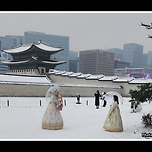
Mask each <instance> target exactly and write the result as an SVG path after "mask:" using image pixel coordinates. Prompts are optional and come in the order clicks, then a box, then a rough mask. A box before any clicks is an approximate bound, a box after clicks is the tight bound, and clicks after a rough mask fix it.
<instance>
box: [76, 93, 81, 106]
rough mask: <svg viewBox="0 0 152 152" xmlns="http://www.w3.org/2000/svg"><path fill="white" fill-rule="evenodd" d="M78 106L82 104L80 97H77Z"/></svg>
mask: <svg viewBox="0 0 152 152" xmlns="http://www.w3.org/2000/svg"><path fill="white" fill-rule="evenodd" d="M76 104H81V102H80V95H77V102H76Z"/></svg>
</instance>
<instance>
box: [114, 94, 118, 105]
mask: <svg viewBox="0 0 152 152" xmlns="http://www.w3.org/2000/svg"><path fill="white" fill-rule="evenodd" d="M113 98H114V102H117V104H119V101H118V96H116V95H114V96H113Z"/></svg>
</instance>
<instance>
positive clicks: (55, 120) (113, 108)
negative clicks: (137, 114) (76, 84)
mask: <svg viewBox="0 0 152 152" xmlns="http://www.w3.org/2000/svg"><path fill="white" fill-rule="evenodd" d="M59 89H60V88H59V87H58V86H55V87H52V88H51V89H50V92H49V93H50V94H51V96H50V101H49V104H48V106H47V108H46V110H45V113H44V116H43V119H42V128H43V129H50V130H56V129H62V128H63V119H62V116H61V114H60V111H61V110H62V106H63V101H62V96H60V95H59ZM99 94H100V93H99V91H98V90H97V92H96V93H95V98H96V100H95V105H96V106H99V104H98V96H99V97H101V95H99ZM103 95H104V94H103ZM79 99H80V96H78V100H79ZM103 100H104V99H103ZM104 105H105V106H106V102H104ZM104 105H103V106H104ZM103 128H104V129H105V130H107V131H112V132H121V131H123V124H122V119H121V115H120V109H119V101H118V96H116V95H114V96H113V103H112V104H111V105H110V110H109V112H108V115H107V117H106V119H105V122H104V125H103Z"/></svg>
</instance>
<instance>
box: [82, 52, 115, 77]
mask: <svg viewBox="0 0 152 152" xmlns="http://www.w3.org/2000/svg"><path fill="white" fill-rule="evenodd" d="M79 72H82V73H86V74H87V73H90V74H95V75H98V74H104V75H106V76H111V75H114V53H112V52H108V51H104V50H100V49H95V50H86V51H80V52H79Z"/></svg>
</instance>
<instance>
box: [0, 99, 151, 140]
mask: <svg viewBox="0 0 152 152" xmlns="http://www.w3.org/2000/svg"><path fill="white" fill-rule="evenodd" d="M123 99H124V101H123V104H120V110H121V116H122V121H123V127H124V131H123V132H108V131H105V130H104V129H103V124H104V121H105V118H106V115H107V113H108V111H109V106H110V104H111V103H110V102H112V101H109V103H108V105H107V106H106V107H105V108H103V107H102V106H100V109H95V106H94V97H81V104H79V105H78V104H76V98H74V97H63V100H66V104H67V105H66V106H64V108H63V110H62V111H61V115H62V117H63V121H64V127H63V129H61V130H44V129H42V128H41V122H42V117H43V115H44V112H45V109H46V107H47V105H48V103H47V102H46V100H45V98H43V97H42V98H40V97H0V140H120V139H121V140H152V137H150V138H145V137H142V136H141V134H142V133H145V132H146V133H151V134H152V129H150V128H145V127H144V125H143V124H142V121H141V118H142V115H143V114H144V113H145V114H147V113H148V112H150V111H152V104H149V103H143V104H142V111H140V112H138V113H130V110H131V109H130V102H129V98H123ZM7 100H9V101H10V106H9V107H7V106H6V103H7ZM40 100H41V101H42V102H41V103H42V106H40V105H39V104H40ZM86 100H88V103H89V104H88V105H86ZM102 104H103V103H102V101H101V105H102Z"/></svg>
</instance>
